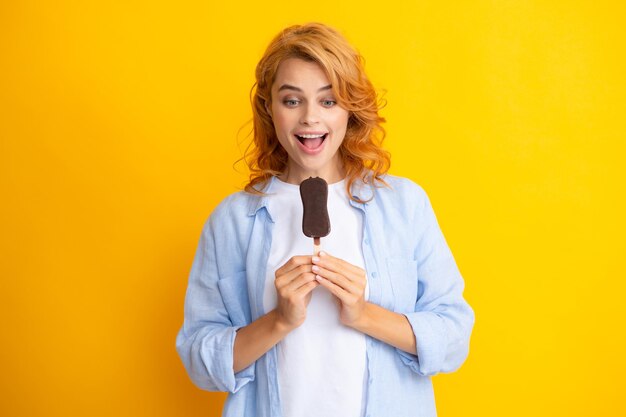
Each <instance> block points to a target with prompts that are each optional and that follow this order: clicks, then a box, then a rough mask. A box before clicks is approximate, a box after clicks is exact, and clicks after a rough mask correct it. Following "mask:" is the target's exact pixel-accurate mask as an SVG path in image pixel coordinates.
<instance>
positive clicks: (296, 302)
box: [274, 256, 320, 330]
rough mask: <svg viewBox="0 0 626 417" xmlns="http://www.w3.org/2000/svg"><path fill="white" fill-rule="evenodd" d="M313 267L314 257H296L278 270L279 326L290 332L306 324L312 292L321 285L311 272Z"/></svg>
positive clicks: (277, 309) (276, 282) (276, 281)
mask: <svg viewBox="0 0 626 417" xmlns="http://www.w3.org/2000/svg"><path fill="white" fill-rule="evenodd" d="M312 266H313V262H312V256H294V257H292V258H291V259H289V261H287V263H285V264H284V265H283V266H281V267H280V268H278V269H277V270H276V274H275V275H276V279H275V280H274V285H275V286H276V293H277V295H278V303H277V306H276V313H277V318H276V320H277V321H278V323H277V324H279V325H280V326H282V327H284V328H286V329H288V330H293V329H295V328H296V327H298V326H300V325H301V324H302V323H304V320H305V319H306V309H307V306H308V305H309V302H310V301H311V295H312V293H311V291H313V289H314V288H315V287H317V286H318V285H320V284H319V282H317V281H316V280H315V274H314V273H312V272H311V267H312Z"/></svg>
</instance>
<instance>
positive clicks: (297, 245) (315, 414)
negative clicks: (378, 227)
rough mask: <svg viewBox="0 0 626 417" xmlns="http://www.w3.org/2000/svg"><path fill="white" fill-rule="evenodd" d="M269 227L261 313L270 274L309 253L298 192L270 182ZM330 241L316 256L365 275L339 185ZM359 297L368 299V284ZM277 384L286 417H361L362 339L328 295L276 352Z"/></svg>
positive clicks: (358, 230)
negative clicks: (345, 322)
mask: <svg viewBox="0 0 626 417" xmlns="http://www.w3.org/2000/svg"><path fill="white" fill-rule="evenodd" d="M269 206H270V207H269V208H270V212H271V213H272V219H273V220H274V222H275V224H274V230H273V236H272V247H271V250H270V255H269V259H268V263H267V271H266V280H265V291H264V293H263V306H264V310H265V312H266V313H267V312H269V311H271V310H273V309H274V308H276V303H277V295H276V287H275V286H274V279H275V272H276V270H277V269H278V268H280V267H281V266H282V265H284V264H285V263H286V262H287V261H288V260H289V259H290V258H291V257H292V256H294V255H309V254H311V255H312V254H313V239H312V238H309V237H306V236H305V235H304V233H303V232H302V212H303V209H302V200H301V198H300V188H299V186H298V185H294V184H288V183H285V182H283V181H280V180H278V179H277V180H276V181H275V182H274V187H273V189H272V192H271V195H270V198H269ZM328 214H329V217H330V225H331V226H330V229H331V231H330V234H329V235H328V236H326V237H323V238H321V249H322V250H323V251H326V252H328V253H329V254H330V255H332V256H335V257H337V258H341V259H343V260H345V261H347V262H349V263H351V264H353V265H356V266H359V267H361V268H365V266H364V264H365V263H364V260H363V251H362V248H361V242H362V235H363V219H362V215H361V212H360V211H358V210H355V209H354V208H353V207H352V206H351V205H350V203H349V201H348V196H347V194H346V191H345V180H342V181H340V182H338V183H334V184H329V185H328ZM365 298H366V299H368V298H369V285H368V286H366V290H365ZM277 353H278V355H277V356H278V364H277V365H278V385H279V390H280V400H281V406H282V410H283V415H284V417H320V416H324V417H361V416H363V411H364V398H365V389H366V381H367V366H366V361H367V358H366V352H365V335H364V334H363V333H361V332H358V331H356V330H354V329H351V328H349V327H347V326H344V325H342V324H341V323H340V322H339V300H338V299H336V297H335V296H334V295H332V294H331V293H330V292H329V291H328V290H327V289H326V288H324V287H322V286H318V287H317V288H315V289H314V290H313V295H312V297H311V301H310V303H309V305H308V307H307V317H306V320H305V322H304V323H303V324H302V325H301V326H300V327H298V328H297V329H295V330H293V331H292V332H291V333H289V334H288V335H287V336H286V337H285V338H284V339H283V340H282V341H281V342H279V343H278V345H277Z"/></svg>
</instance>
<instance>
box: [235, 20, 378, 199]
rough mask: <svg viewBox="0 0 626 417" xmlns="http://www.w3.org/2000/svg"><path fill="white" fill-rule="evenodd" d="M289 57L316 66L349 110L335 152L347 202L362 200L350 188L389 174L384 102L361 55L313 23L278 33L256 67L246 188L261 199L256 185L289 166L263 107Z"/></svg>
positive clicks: (335, 34) (336, 34)
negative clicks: (341, 169)
mask: <svg viewBox="0 0 626 417" xmlns="http://www.w3.org/2000/svg"><path fill="white" fill-rule="evenodd" d="M288 58H299V59H303V60H305V61H309V62H315V63H317V64H318V65H319V66H320V67H321V68H322V70H323V71H324V72H325V73H326V76H327V77H328V79H329V80H330V82H331V86H332V91H333V93H334V94H335V96H336V97H337V103H338V105H339V106H341V107H343V108H344V109H346V110H347V111H348V112H349V118H348V125H347V128H346V134H345V137H344V140H343V142H342V144H341V146H340V148H339V150H338V152H339V154H340V157H341V159H342V162H343V166H344V169H345V173H346V192H347V194H348V196H349V198H350V199H352V200H354V201H357V202H360V203H363V202H365V201H363V200H360V199H359V198H358V197H354V196H352V195H351V192H350V189H351V187H352V184H353V183H354V182H355V181H356V180H357V179H362V180H363V182H364V183H370V184H372V185H374V186H376V185H379V186H388V184H387V183H386V182H385V181H384V179H383V178H382V176H383V175H384V174H385V173H386V172H387V171H388V170H389V166H390V155H389V152H387V151H386V150H384V149H383V148H382V142H383V140H384V138H385V134H386V132H385V129H384V128H383V127H382V123H384V122H385V119H384V118H383V117H381V116H380V115H379V114H378V111H379V110H380V109H381V108H382V107H384V104H385V101H384V100H380V102H379V101H378V97H377V94H376V90H375V89H374V87H373V85H372V83H371V82H370V80H369V79H368V78H367V75H366V74H365V69H364V59H363V57H362V56H361V55H360V54H359V53H358V52H357V51H356V50H355V49H354V48H353V47H352V46H351V45H350V44H349V43H348V42H347V40H346V39H345V38H344V37H343V36H342V35H341V34H340V33H339V32H338V31H337V30H335V29H333V28H331V27H329V26H327V25H324V24H321V23H316V22H312V23H308V24H304V25H295V26H290V27H288V28H286V29H284V30H283V31H281V32H280V33H279V34H278V35H277V36H276V37H274V39H273V40H272V41H271V42H270V44H269V46H268V47H267V49H266V51H265V53H264V55H263V57H262V58H261V60H260V61H259V63H258V64H257V67H256V82H255V83H254V84H253V86H252V88H251V90H250V101H251V104H252V112H253V120H252V121H253V132H254V136H253V140H252V142H251V143H250V145H249V146H248V147H247V149H246V151H245V152H244V156H243V158H242V159H244V160H245V162H246V164H247V165H248V168H249V169H250V181H249V183H248V184H247V185H246V186H245V190H246V191H247V192H249V193H252V194H257V195H262V194H263V192H261V191H260V190H258V189H257V188H256V187H255V186H256V185H258V184H262V183H264V182H265V181H267V180H268V179H269V178H270V177H272V176H274V175H280V174H282V173H283V171H284V170H285V169H286V167H287V161H288V155H287V152H286V151H285V149H284V148H283V147H282V145H280V143H279V142H278V138H277V136H276V131H275V129H274V124H273V122H272V119H271V116H270V114H269V113H268V111H267V108H268V107H269V108H271V100H272V96H271V88H272V85H273V83H274V80H275V77H276V72H277V71H278V67H279V65H280V63H281V62H283V61H284V60H285V59H288ZM266 105H267V107H266ZM367 201H369V200H367Z"/></svg>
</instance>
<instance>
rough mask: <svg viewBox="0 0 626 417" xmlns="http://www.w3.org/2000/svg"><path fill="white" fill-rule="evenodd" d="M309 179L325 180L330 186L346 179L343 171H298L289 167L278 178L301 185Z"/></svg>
mask: <svg viewBox="0 0 626 417" xmlns="http://www.w3.org/2000/svg"><path fill="white" fill-rule="evenodd" d="M309 177H320V178H323V179H324V180H325V181H326V182H327V183H328V184H334V183H336V182H339V181H341V180H342V179H344V177H345V173H344V171H343V169H332V170H329V169H321V170H296V169H290V167H287V169H286V170H285V171H284V172H283V173H282V175H280V176H279V177H278V178H280V180H281V181H283V182H286V183H289V184H296V185H299V184H300V183H301V182H302V181H304V180H306V179H307V178H309Z"/></svg>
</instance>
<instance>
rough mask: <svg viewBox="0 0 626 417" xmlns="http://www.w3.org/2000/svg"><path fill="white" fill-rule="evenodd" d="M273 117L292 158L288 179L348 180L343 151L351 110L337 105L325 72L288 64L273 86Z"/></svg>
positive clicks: (310, 65)
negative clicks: (340, 150)
mask: <svg viewBox="0 0 626 417" xmlns="http://www.w3.org/2000/svg"><path fill="white" fill-rule="evenodd" d="M268 111H269V112H270V114H271V115H272V121H273V122H274V128H275V129H276V136H277V137H278V141H279V142H280V144H281V145H282V146H283V148H285V150H286V151H287V154H288V155H289V161H288V166H287V171H286V173H285V174H284V175H283V178H282V179H284V180H285V181H287V182H290V183H293V184H300V182H302V181H303V180H305V179H306V178H308V177H310V176H313V177H315V176H319V177H322V178H324V179H325V180H326V181H327V182H329V183H333V182H337V181H339V180H341V179H342V178H343V172H342V163H341V157H340V155H339V153H338V152H337V150H338V149H339V146H340V145H341V142H343V139H344V136H345V134H346V128H347V126H348V118H349V112H348V111H347V110H345V109H343V108H341V107H339V105H338V104H337V101H336V100H335V96H334V94H333V91H332V89H331V86H330V82H329V81H328V78H327V77H326V74H325V73H324V71H323V70H322V68H321V67H320V66H319V65H318V64H316V63H314V62H307V61H304V60H302V59H298V58H290V59H286V60H284V61H283V62H282V63H281V64H280V66H279V67H278V71H277V73H276V78H275V81H274V84H273V85H272V105H271V108H269V109H268Z"/></svg>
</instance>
